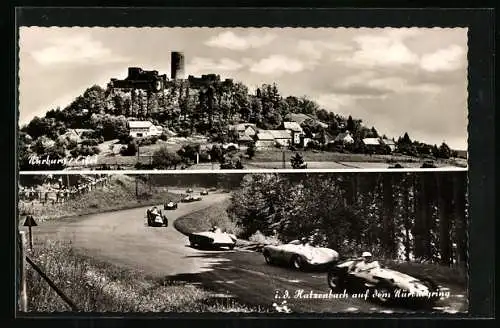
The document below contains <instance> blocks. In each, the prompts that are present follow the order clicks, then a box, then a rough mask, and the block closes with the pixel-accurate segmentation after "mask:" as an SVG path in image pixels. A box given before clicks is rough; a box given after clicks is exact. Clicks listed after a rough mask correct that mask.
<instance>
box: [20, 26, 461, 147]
mask: <svg viewBox="0 0 500 328" xmlns="http://www.w3.org/2000/svg"><path fill="white" fill-rule="evenodd" d="M19 46H20V50H19V77H20V85H19V111H20V118H19V120H20V124H24V123H27V122H29V120H31V119H32V118H33V117H34V116H42V115H44V113H45V112H46V111H47V110H49V109H52V108H55V107H57V106H60V107H65V106H66V105H68V104H69V103H70V102H71V101H72V100H73V99H74V98H75V97H76V96H78V95H80V94H82V92H83V91H84V90H85V89H86V88H87V87H90V86H91V85H93V84H98V85H101V86H103V87H104V86H105V85H106V83H107V82H108V81H109V80H110V78H112V77H115V78H125V77H126V74H127V67H129V66H139V67H142V68H143V69H147V70H152V69H155V70H158V71H159V72H160V74H163V73H167V75H168V76H170V52H171V51H183V52H184V54H185V57H186V74H189V75H195V76H196V75H201V74H206V73H218V74H220V75H221V76H222V77H223V78H225V77H231V78H234V79H235V80H238V81H241V82H243V83H244V84H246V85H247V86H248V87H249V88H250V90H251V91H253V90H254V89H255V88H256V87H257V86H258V85H260V84H262V83H272V82H276V83H277V84H278V87H279V90H280V92H281V93H282V95H284V96H288V95H296V96H303V95H306V96H307V97H309V98H311V99H314V100H316V101H317V102H318V103H319V104H320V106H322V107H323V108H324V109H326V110H329V111H333V112H335V113H339V114H342V115H352V116H353V117H356V118H361V119H362V120H363V122H364V123H365V124H366V125H367V126H375V127H376V128H377V130H378V131H379V132H380V133H385V134H387V135H388V136H390V137H392V136H394V137H398V136H400V135H402V134H403V133H404V132H405V131H407V132H408V133H409V135H410V137H411V138H412V139H417V140H420V141H424V142H428V143H432V144H434V143H436V144H440V143H441V142H443V141H445V142H446V143H448V144H449V145H450V146H451V147H453V148H456V149H466V148H467V29H460V28H454V29H421V28H418V29H417V28H414V29H389V28H383V29H368V28H366V29H354V28H352V29H349V28H335V29H333V28H328V29H307V28H301V29H296V28H290V29H274V28H269V29H249V28H240V29H234V28H231V29H227V28H74V27H73V28H38V27H36V28H32V27H29V28H28V27H22V28H21V29H20V32H19Z"/></svg>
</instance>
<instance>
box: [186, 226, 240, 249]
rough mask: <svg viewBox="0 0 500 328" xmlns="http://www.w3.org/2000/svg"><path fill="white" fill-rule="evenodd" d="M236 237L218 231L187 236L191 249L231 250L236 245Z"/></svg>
mask: <svg viewBox="0 0 500 328" xmlns="http://www.w3.org/2000/svg"><path fill="white" fill-rule="evenodd" d="M236 240H237V238H236V236H235V235H233V234H231V233H227V232H222V231H220V230H214V229H212V230H210V231H202V232H194V233H191V234H190V235H189V243H190V244H191V246H192V247H199V248H222V247H227V248H229V249H233V248H234V246H235V245H236Z"/></svg>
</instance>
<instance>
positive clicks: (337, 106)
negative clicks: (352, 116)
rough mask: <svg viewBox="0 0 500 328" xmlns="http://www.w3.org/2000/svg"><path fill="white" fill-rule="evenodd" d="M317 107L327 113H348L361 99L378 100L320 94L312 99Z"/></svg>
mask: <svg viewBox="0 0 500 328" xmlns="http://www.w3.org/2000/svg"><path fill="white" fill-rule="evenodd" d="M314 98H315V100H316V102H317V103H318V105H320V106H321V107H322V108H325V109H326V110H329V111H335V112H338V113H348V112H349V111H350V110H351V109H352V108H353V107H354V106H355V104H356V102H357V101H358V100H361V99H374V98H380V97H379V96H377V95H352V94H339V93H328V94H321V95H319V96H317V97H314Z"/></svg>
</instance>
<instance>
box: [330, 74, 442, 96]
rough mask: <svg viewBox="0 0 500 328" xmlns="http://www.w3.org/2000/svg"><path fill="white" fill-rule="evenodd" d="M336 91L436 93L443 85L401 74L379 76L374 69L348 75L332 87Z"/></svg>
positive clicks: (358, 93)
mask: <svg viewBox="0 0 500 328" xmlns="http://www.w3.org/2000/svg"><path fill="white" fill-rule="evenodd" d="M331 90H332V91H334V92H335V93H340V94H350V95H359V96H363V95H364V96H370V97H375V96H379V97H382V98H383V97H386V96H387V95H388V94H390V93H419V92H421V93H429V94H430V93H436V92H439V91H440V90H441V86H439V85H437V84H434V83H415V82H412V81H410V80H408V79H406V78H404V77H401V76H377V74H376V73H375V72H374V71H362V72H360V73H359V74H354V75H350V76H347V77H346V78H345V79H343V80H341V81H339V82H338V83H336V84H334V85H333V86H332V88H331Z"/></svg>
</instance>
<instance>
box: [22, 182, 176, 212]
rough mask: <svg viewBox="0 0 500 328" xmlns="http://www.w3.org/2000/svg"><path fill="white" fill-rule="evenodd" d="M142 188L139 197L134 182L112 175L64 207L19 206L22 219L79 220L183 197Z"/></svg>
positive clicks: (60, 205) (163, 190)
mask: <svg viewBox="0 0 500 328" xmlns="http://www.w3.org/2000/svg"><path fill="white" fill-rule="evenodd" d="M144 188H145V187H144V186H141V188H140V189H141V193H140V195H139V197H136V193H135V180H134V179H133V178H131V177H128V176H125V175H113V176H111V177H110V180H109V181H108V184H107V185H106V186H104V187H98V188H97V189H95V190H92V191H90V192H88V193H86V194H83V195H80V196H78V197H76V198H75V199H71V200H68V201H66V202H65V203H57V204H54V205H42V204H39V203H37V204H35V205H33V206H31V205H30V204H28V203H23V202H21V201H20V202H19V209H20V212H21V215H24V214H28V213H29V214H31V215H33V216H34V217H35V219H36V220H37V221H46V220H50V219H59V218H65V217H71V216H79V215H86V214H93V213H102V212H106V211H114V210H120V209H127V208H134V207H140V206H148V205H154V204H159V203H163V202H165V201H166V200H167V199H168V200H172V201H175V202H177V201H180V199H181V197H182V195H179V194H174V193H170V192H168V191H167V190H166V189H165V188H155V189H154V192H151V193H149V189H148V188H147V187H146V190H144Z"/></svg>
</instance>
